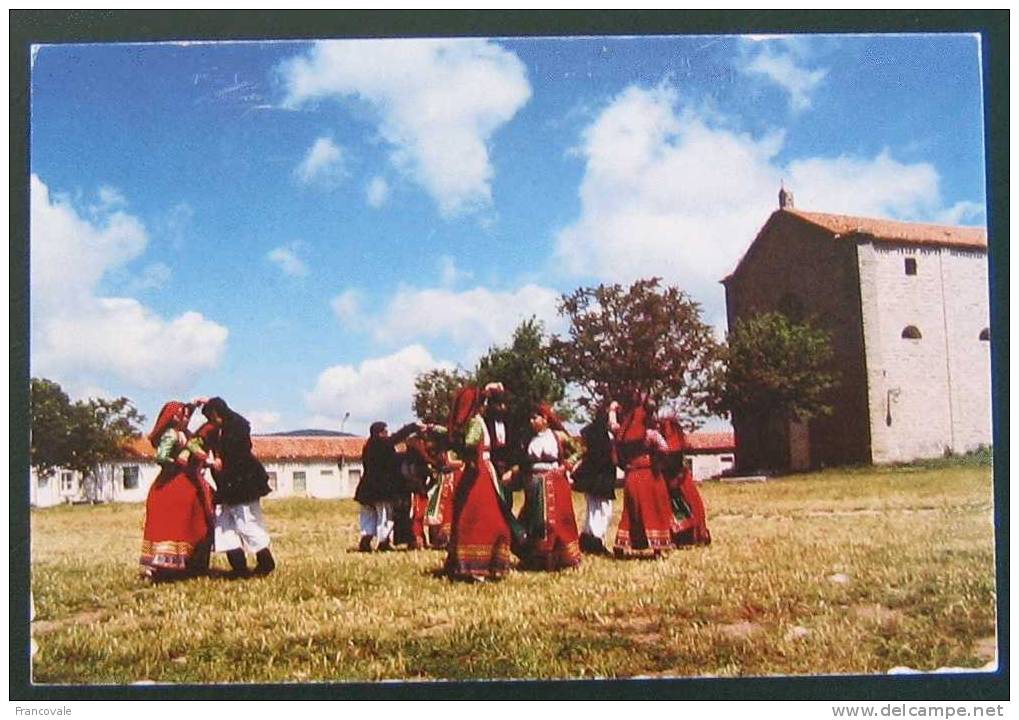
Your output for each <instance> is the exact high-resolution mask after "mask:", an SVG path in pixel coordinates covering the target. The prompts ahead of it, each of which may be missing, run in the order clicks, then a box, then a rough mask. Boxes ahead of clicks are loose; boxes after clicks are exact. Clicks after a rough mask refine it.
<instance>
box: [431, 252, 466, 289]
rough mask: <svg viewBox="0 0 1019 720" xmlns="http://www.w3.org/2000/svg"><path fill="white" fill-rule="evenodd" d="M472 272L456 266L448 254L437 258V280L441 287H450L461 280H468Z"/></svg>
mask: <svg viewBox="0 0 1019 720" xmlns="http://www.w3.org/2000/svg"><path fill="white" fill-rule="evenodd" d="M472 276H473V273H470V272H466V271H463V270H461V269H460V268H458V267H457V266H456V261H455V260H453V258H451V257H450V256H449V255H443V256H441V257H440V258H439V282H440V283H441V284H442V287H446V288H448V287H452V286H453V285H455V284H456V283H458V282H460V281H461V280H469V279H470V278H471V277H472Z"/></svg>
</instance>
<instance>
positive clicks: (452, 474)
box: [424, 426, 464, 548]
mask: <svg viewBox="0 0 1019 720" xmlns="http://www.w3.org/2000/svg"><path fill="white" fill-rule="evenodd" d="M435 429H436V432H445V431H446V429H445V428H443V427H440V426H436V428H435ZM443 442H445V441H443ZM463 470H464V463H463V461H462V460H460V458H459V456H457V454H456V453H455V452H454V451H453V450H452V449H450V448H449V447H439V448H438V452H437V457H436V458H435V464H434V466H433V467H432V472H433V482H432V484H431V486H430V487H429V488H428V504H427V506H426V508H425V518H424V522H425V528H426V529H427V532H428V546H429V547H432V548H445V547H446V546H447V545H448V544H449V539H450V538H451V537H452V536H453V497H454V495H455V492H456V481H457V480H458V479H460V478H461V477H463Z"/></svg>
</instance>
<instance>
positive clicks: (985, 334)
mask: <svg viewBox="0 0 1019 720" xmlns="http://www.w3.org/2000/svg"><path fill="white" fill-rule="evenodd" d="M980 339H981V340H983V341H985V342H989V341H990V339H991V330H990V328H984V329H983V330H981V331H980Z"/></svg>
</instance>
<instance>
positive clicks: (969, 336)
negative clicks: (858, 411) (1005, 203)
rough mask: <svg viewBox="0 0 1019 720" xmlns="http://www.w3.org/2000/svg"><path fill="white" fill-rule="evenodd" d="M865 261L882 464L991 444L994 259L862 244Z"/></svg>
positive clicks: (870, 370) (877, 451) (870, 375)
mask: <svg viewBox="0 0 1019 720" xmlns="http://www.w3.org/2000/svg"><path fill="white" fill-rule="evenodd" d="M858 258H859V267H860V284H861V287H860V294H861V304H862V309H863V323H864V338H865V347H866V357H867V381H868V399H869V404H870V427H871V452H872V458H873V461H874V462H878V463H882V462H901V461H908V460H913V459H916V458H923V457H937V456H940V455H942V454H943V453H944V452H945V450H946V449H950V450H952V451H954V452H965V451H968V450H972V449H975V448H976V447H977V446H978V445H981V444H985V445H986V444H990V443H991V426H990V364H989V363H990V348H989V343H987V342H983V341H980V340H979V336H980V332H981V330H983V329H984V328H986V327H987V326H988V318H989V311H988V289H987V255H986V253H980V252H967V251H959V250H954V249H948V248H930V247H922V246H907V245H903V246H896V245H888V244H886V243H875V244H869V243H861V244H860V245H859V246H858ZM907 258H911V259H913V260H915V261H916V274H915V275H907V274H906V270H905V266H906V259H907ZM908 326H912V327H915V328H917V329H918V330H919V331H920V334H921V336H922V337H921V338H920V339H907V338H903V337H902V333H903V330H904V329H905V328H906V327H908Z"/></svg>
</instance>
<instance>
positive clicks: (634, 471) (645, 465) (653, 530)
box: [609, 404, 677, 556]
mask: <svg viewBox="0 0 1019 720" xmlns="http://www.w3.org/2000/svg"><path fill="white" fill-rule="evenodd" d="M609 427H611V428H612V430H613V434H614V435H615V438H616V448H617V452H618V453H619V461H620V463H621V464H622V465H623V467H624V468H625V471H626V477H625V479H624V485H623V513H622V516H621V517H620V520H619V529H618V530H617V531H616V542H615V547H614V551H615V553H616V555H619V556H626V555H629V554H631V553H635V552H636V553H641V554H643V553H645V552H650V553H652V554H654V555H656V556H657V555H660V554H662V553H663V552H664V551H665V550H667V549H669V548H671V547H672V533H673V531H674V530H675V529H676V525H677V523H676V521H675V519H674V518H673V515H672V503H671V502H670V501H669V490H668V488H667V487H666V485H665V480H664V479H663V478H662V476H661V475H660V474H659V472H658V471H657V468H656V467H655V466H654V464H653V463H652V455H653V454H654V453H655V452H664V451H665V450H667V449H668V448H667V446H666V444H665V439H664V438H663V437H662V435H661V433H659V432H658V431H657V430H655V429H654V428H653V427H652V421H651V418H650V417H649V414H648V412H647V408H646V407H645V406H644V405H643V404H636V406H635V407H633V408H631V409H630V410H628V411H627V412H626V413H625V414H624V415H623V417H622V419H621V420H617V413H616V410H615V409H614V408H613V409H610V410H609Z"/></svg>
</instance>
